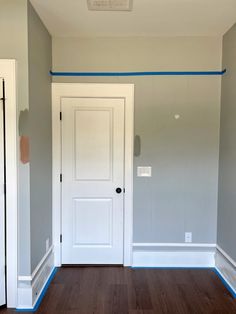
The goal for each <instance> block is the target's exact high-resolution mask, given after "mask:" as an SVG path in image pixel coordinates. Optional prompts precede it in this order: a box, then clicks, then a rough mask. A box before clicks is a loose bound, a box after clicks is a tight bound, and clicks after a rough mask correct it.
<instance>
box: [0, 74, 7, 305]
mask: <svg viewBox="0 0 236 314" xmlns="http://www.w3.org/2000/svg"><path fill="white" fill-rule="evenodd" d="M2 98H3V80H2V79H1V78H0V99H1V100H0V306H1V305H3V304H5V303H6V300H5V202H4V197H5V196H4V137H3V100H2Z"/></svg>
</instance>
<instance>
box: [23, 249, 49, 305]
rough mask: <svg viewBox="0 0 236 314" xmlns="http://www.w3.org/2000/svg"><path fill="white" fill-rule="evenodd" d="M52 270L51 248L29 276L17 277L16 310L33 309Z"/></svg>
mask: <svg viewBox="0 0 236 314" xmlns="http://www.w3.org/2000/svg"><path fill="white" fill-rule="evenodd" d="M53 270H54V252H53V246H51V247H50V249H49V250H48V252H47V253H46V254H45V256H44V257H43V258H42V260H41V261H40V263H39V264H38V266H37V267H36V269H35V270H34V272H33V273H32V275H31V276H19V277H18V305H17V309H33V308H34V307H35V305H36V303H37V301H38V299H39V298H40V295H41V294H42V292H43V289H44V287H45V286H46V284H47V281H48V279H49V278H50V276H51V274H52V272H53Z"/></svg>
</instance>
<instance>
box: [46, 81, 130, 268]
mask: <svg viewBox="0 0 236 314" xmlns="http://www.w3.org/2000/svg"><path fill="white" fill-rule="evenodd" d="M65 98H90V99H91V98H95V99H97V98H103V99H106V98H107V99H115V98H116V99H118V101H120V100H123V102H124V112H125V114H124V115H125V119H124V130H125V134H124V184H123V186H124V187H125V192H126V193H125V194H124V195H123V213H124V216H123V222H124V224H123V231H124V232H123V261H122V264H123V265H125V266H129V265H131V264H132V226H133V110H134V86H133V84H80V83H53V84H52V120H53V121H52V122H53V242H54V251H55V266H61V262H62V259H61V258H62V255H61V253H62V251H61V243H60V235H61V232H62V228H61V227H62V212H61V197H62V195H61V188H62V186H61V183H60V180H59V178H60V174H61V171H62V163H61V138H62V133H61V122H60V119H59V116H60V108H61V105H62V100H63V99H65ZM84 183H85V182H84ZM104 204H106V206H105V207H106V210H104V213H105V212H106V211H107V212H108V211H109V209H108V208H109V204H110V203H109V201H107V202H105V203H104ZM83 205H84V206H86V202H84V204H83ZM103 236H104V235H103Z"/></svg>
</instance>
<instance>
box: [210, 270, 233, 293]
mask: <svg viewBox="0 0 236 314" xmlns="http://www.w3.org/2000/svg"><path fill="white" fill-rule="evenodd" d="M213 271H214V273H215V274H216V275H217V276H218V277H219V278H220V280H221V281H222V283H223V285H224V286H225V288H226V289H227V290H228V291H229V292H230V293H231V295H232V296H233V297H234V298H235V299H236V292H235V290H233V289H232V288H231V286H230V285H229V284H228V282H227V281H226V280H225V279H224V277H223V276H222V275H221V273H220V272H219V271H218V270H217V269H216V268H214V270H213Z"/></svg>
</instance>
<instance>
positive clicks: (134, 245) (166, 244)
mask: <svg viewBox="0 0 236 314" xmlns="http://www.w3.org/2000/svg"><path fill="white" fill-rule="evenodd" d="M133 247H199V248H215V247H216V244H214V243H133Z"/></svg>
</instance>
